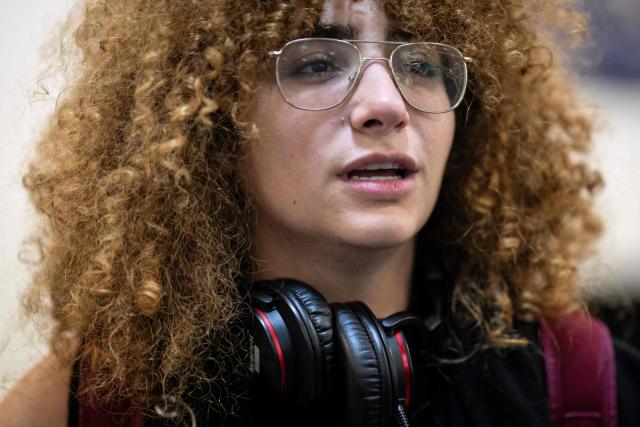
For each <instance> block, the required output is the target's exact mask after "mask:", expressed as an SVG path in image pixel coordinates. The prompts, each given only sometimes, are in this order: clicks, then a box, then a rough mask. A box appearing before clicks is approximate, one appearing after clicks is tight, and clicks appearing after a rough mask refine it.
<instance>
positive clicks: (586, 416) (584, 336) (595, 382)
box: [540, 311, 617, 427]
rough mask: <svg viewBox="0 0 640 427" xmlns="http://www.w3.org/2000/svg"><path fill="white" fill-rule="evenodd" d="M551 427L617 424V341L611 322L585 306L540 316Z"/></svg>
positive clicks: (607, 425)
mask: <svg viewBox="0 0 640 427" xmlns="http://www.w3.org/2000/svg"><path fill="white" fill-rule="evenodd" d="M540 343H541V346H542V350H543V352H544V363H545V368H546V372H547V389H548V393H549V415H550V420H551V426H552V427H615V426H616V425H617V400H616V379H615V358H614V355H613V343H612V341H611V335H610V334H609V330H608V329H607V327H606V326H605V325H604V324H603V323H602V322H601V321H599V320H597V319H594V318H591V317H590V316H589V315H588V314H586V313H585V312H583V311H576V312H574V313H572V314H570V315H568V316H565V317H563V318H562V319H560V320H559V321H556V322H547V321H545V320H541V321H540Z"/></svg>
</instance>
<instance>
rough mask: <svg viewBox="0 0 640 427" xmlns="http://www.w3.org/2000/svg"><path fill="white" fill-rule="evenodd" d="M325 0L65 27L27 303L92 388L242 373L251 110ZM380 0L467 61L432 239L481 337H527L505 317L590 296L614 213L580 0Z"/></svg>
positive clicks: (136, 3)
mask: <svg viewBox="0 0 640 427" xmlns="http://www.w3.org/2000/svg"><path fill="white" fill-rule="evenodd" d="M322 7H323V1H322V0H309V1H303V0H298V1H292V2H284V1H263V0H245V1H237V0H188V1H187V0H155V1H146V0H127V1H124V0H108V1H107V0H84V10H83V13H82V17H81V19H80V22H79V23H77V24H69V29H73V33H72V34H73V37H72V39H71V41H70V43H72V46H75V50H71V49H69V50H65V52H67V53H65V54H64V55H71V53H73V55H76V56H75V57H76V58H77V67H76V68H75V69H73V70H69V71H68V72H69V73H70V75H71V77H70V83H69V84H68V86H67V87H66V88H65V90H64V91H63V93H62V95H61V97H60V100H59V103H58V104H57V106H56V109H55V112H54V114H53V116H52V117H51V119H50V120H49V123H48V126H47V128H46V130H45V132H44V133H43V135H42V137H41V138H40V140H39V144H38V146H37V150H36V153H35V156H34V158H33V159H32V161H31V163H30V167H29V170H28V172H27V173H26V175H25V176H24V184H25V186H26V188H27V189H28V191H29V192H30V196H31V199H32V201H33V203H34V204H35V206H36V208H37V209H38V211H39V212H40V213H41V214H43V217H44V218H46V219H48V221H46V223H43V225H42V226H41V227H40V228H39V229H38V230H36V231H34V239H35V241H37V242H38V243H37V244H38V248H39V250H40V252H41V253H42V255H43V256H42V259H41V261H40V262H39V264H38V268H37V270H36V271H35V273H34V275H33V279H32V283H31V285H30V293H29V296H30V299H29V300H30V302H31V304H32V305H31V306H32V309H33V310H40V311H42V312H47V313H52V315H53V319H54V324H55V328H54V330H53V331H52V333H51V343H52V347H53V349H54V350H55V351H56V352H57V353H58V354H59V355H60V356H61V357H65V358H67V360H72V359H74V358H77V359H81V360H83V361H85V362H86V363H88V365H89V366H90V368H91V373H92V375H91V377H90V380H89V381H87V382H86V383H85V385H84V388H83V391H84V392H86V393H88V394H89V395H91V396H100V397H101V398H103V399H106V400H110V399H122V398H127V399H131V400H132V401H133V402H135V403H138V404H141V405H147V404H148V403H149V402H150V400H151V399H152V398H153V397H154V396H155V395H157V394H158V393H162V392H166V391H168V390H169V391H171V392H172V393H174V394H176V395H182V394H184V393H187V392H188V389H189V388H190V387H191V386H192V385H193V384H194V382H195V383H197V384H204V385H206V386H207V387H208V388H209V389H210V390H214V391H216V393H217V392H218V391H220V393H219V394H216V393H213V395H216V396H223V395H224V393H223V392H222V391H221V390H224V389H225V387H226V385H227V382H228V381H230V378H232V377H233V376H234V375H236V374H239V373H241V372H240V371H241V369H240V368H237V366H239V365H241V363H240V361H241V360H242V359H243V357H244V354H245V353H246V352H245V350H244V349H245V347H246V342H247V340H246V337H247V333H246V331H245V329H244V328H243V327H242V324H243V323H242V319H243V317H244V316H245V315H246V314H247V312H248V308H247V304H246V299H245V295H243V293H242V291H241V290H240V289H241V287H239V286H238V283H241V282H242V281H243V280H247V278H250V277H251V275H252V272H253V269H254V268H255V260H254V258H253V250H254V241H253V223H254V221H253V220H252V218H254V217H255V210H254V208H253V206H252V204H251V203H250V202H249V201H248V200H247V198H246V197H244V195H243V191H242V187H241V185H240V180H239V177H238V173H237V171H236V165H237V164H238V162H239V160H240V159H241V156H242V151H243V150H242V149H241V148H242V141H243V140H245V139H246V138H248V137H250V135H251V134H252V133H253V132H255V131H256V130H255V129H254V125H253V124H252V123H251V122H249V121H247V120H245V119H244V118H245V117H246V114H245V113H246V112H247V111H248V109H249V108H250V107H251V105H252V98H253V94H254V91H255V89H256V84H257V83H256V82H257V81H258V80H259V78H260V77H261V76H264V75H267V74H266V73H272V72H273V69H272V67H273V64H272V62H271V61H270V60H269V59H268V57H267V51H269V50H275V49H278V48H280V47H281V46H282V45H283V44H284V43H285V42H286V41H288V40H290V39H293V38H297V37H303V36H307V35H310V34H312V33H313V31H314V29H315V27H316V26H317V24H318V21H319V16H320V13H321V11H322ZM385 10H386V13H387V14H388V15H389V16H390V18H391V19H392V20H394V21H395V22H397V23H398V25H399V26H401V27H402V28H403V29H404V30H406V31H407V32H408V33H409V34H411V36H412V38H414V39H415V40H428V41H437V42H443V43H448V44H451V45H454V46H456V47H458V48H459V49H460V50H461V51H462V52H463V53H464V54H465V55H467V56H470V57H472V58H473V59H474V61H473V63H472V64H471V65H470V70H469V81H470V84H469V89H468V92H467V95H466V98H465V101H464V103H463V105H462V106H461V107H459V108H458V110H457V112H456V114H457V130H456V136H455V141H454V145H453V150H452V153H451V157H450V159H449V163H448V165H447V170H446V172H445V177H444V181H443V186H442V189H441V194H440V197H439V200H438V204H437V206H436V208H435V210H434V212H433V214H432V216H431V218H430V219H429V221H428V223H427V225H426V226H425V227H426V230H428V231H429V232H428V233H424V235H425V236H428V239H429V242H430V244H434V245H439V247H441V248H442V251H443V253H444V254H445V256H446V257H451V258H455V259H457V260H458V262H459V264H460V272H459V276H458V278H457V281H456V283H455V285H454V290H453V302H452V305H453V309H454V310H453V313H454V315H455V316H456V319H458V320H459V321H461V322H464V321H471V322H474V323H475V324H477V325H479V326H480V327H481V329H482V330H483V331H484V336H485V341H486V343H487V345H489V346H493V347H498V348H499V347H504V346H510V345H517V344H518V343H520V342H521V341H522V340H519V339H518V338H517V336H513V334H512V333H511V332H510V331H511V329H512V328H511V327H512V322H513V320H514V319H516V318H520V319H524V320H535V319H537V318H540V317H554V316H558V315H559V314H561V313H565V312H568V311H570V310H572V309H573V308H575V307H576V306H577V305H578V304H580V294H579V287H578V280H577V275H576V266H577V263H578V262H579V261H580V260H581V258H582V257H583V256H584V255H585V254H586V253H587V252H588V250H589V249H590V245H591V243H592V242H593V240H594V239H595V237H596V236H597V235H598V234H599V232H600V229H601V225H600V222H599V219H598V218H597V217H596V216H595V215H594V213H593V212H592V198H593V193H594V191H595V190H596V189H597V188H598V187H599V186H600V184H601V179H600V176H599V174H598V173H597V172H596V171H594V170H592V169H591V168H590V167H589V165H588V164H587V163H586V161H585V160H584V155H585V154H586V153H588V151H589V148H590V144H591V132H592V123H593V121H592V117H591V116H590V113H588V112H586V111H584V110H581V109H579V108H577V104H578V103H577V100H576V95H575V93H574V91H573V89H572V87H571V86H570V84H569V83H568V79H567V77H566V75H565V72H564V71H563V67H562V62H563V61H562V54H561V52H559V50H558V49H557V47H556V46H557V43H555V42H554V40H556V39H557V38H558V37H563V39H564V40H568V39H571V40H574V39H575V41H576V42H578V41H579V40H578V39H579V38H580V36H581V35H583V34H584V33H585V31H586V29H585V24H584V20H583V19H582V17H581V16H580V14H579V13H578V12H576V10H575V8H574V5H573V4H572V2H571V1H568V0H567V1H565V0H548V1H542V0H540V1H534V2H532V1H529V0H526V1H525V0H486V1H481V2H470V1H467V0H433V1H418V0H405V1H403V0H398V1H387V2H385ZM69 31H71V30H69ZM69 52H71V53H69ZM64 59H65V61H66V62H68V57H66V56H65V58H64ZM416 262H421V260H420V259H416ZM70 343H79V344H80V345H79V349H78V350H77V351H76V350H74V351H73V352H70V351H69V349H71V348H74V349H75V347H74V346H71V345H70ZM212 400H214V399H213V398H212ZM216 401H217V402H218V403H219V405H220V406H224V405H225V403H224V399H222V398H216ZM214 403H215V402H214Z"/></svg>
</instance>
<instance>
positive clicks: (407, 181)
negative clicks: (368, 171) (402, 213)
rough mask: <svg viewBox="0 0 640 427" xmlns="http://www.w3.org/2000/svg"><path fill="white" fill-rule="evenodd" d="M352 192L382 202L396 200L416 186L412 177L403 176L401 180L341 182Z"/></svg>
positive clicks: (351, 180)
mask: <svg viewBox="0 0 640 427" xmlns="http://www.w3.org/2000/svg"><path fill="white" fill-rule="evenodd" d="M342 181H343V182H344V183H345V184H347V185H348V186H349V187H350V188H351V189H352V190H355V191H357V192H358V193H362V194H365V195H367V196H370V197H374V198H377V199H382V200H391V199H397V198H399V197H401V196H404V195H405V194H407V193H409V192H410V191H411V190H413V188H414V187H415V186H416V181H415V179H414V175H413V174H411V175H408V176H405V177H404V178H402V179H386V180H353V179H348V178H343V180H342Z"/></svg>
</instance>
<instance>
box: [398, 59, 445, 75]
mask: <svg viewBox="0 0 640 427" xmlns="http://www.w3.org/2000/svg"><path fill="white" fill-rule="evenodd" d="M403 71H404V72H405V73H407V74H410V75H412V76H414V77H422V78H433V77H440V76H442V67H441V66H440V64H438V63H437V62H436V61H434V60H433V59H422V58H410V59H408V60H407V61H405V62H404V64H403Z"/></svg>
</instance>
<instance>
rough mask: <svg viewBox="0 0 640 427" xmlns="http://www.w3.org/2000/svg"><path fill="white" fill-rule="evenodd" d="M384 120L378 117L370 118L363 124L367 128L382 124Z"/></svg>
mask: <svg viewBox="0 0 640 427" xmlns="http://www.w3.org/2000/svg"><path fill="white" fill-rule="evenodd" d="M382 125H383V124H382V122H381V121H380V120H378V119H369V120H367V121H366V122H364V125H362V126H363V127H365V128H372V127H374V126H382Z"/></svg>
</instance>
